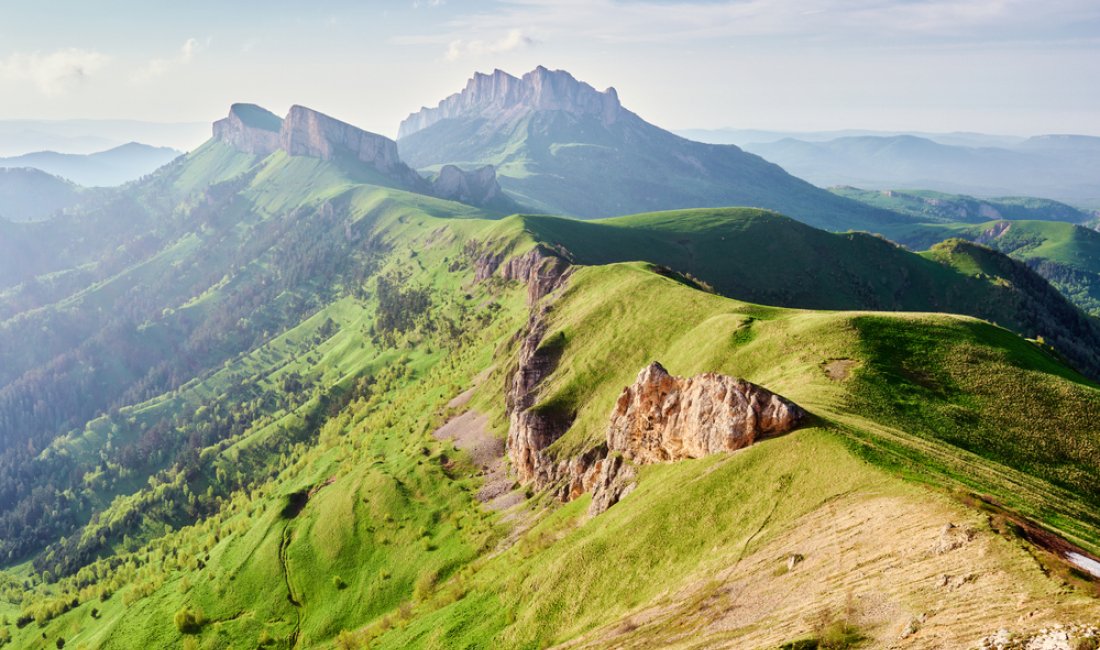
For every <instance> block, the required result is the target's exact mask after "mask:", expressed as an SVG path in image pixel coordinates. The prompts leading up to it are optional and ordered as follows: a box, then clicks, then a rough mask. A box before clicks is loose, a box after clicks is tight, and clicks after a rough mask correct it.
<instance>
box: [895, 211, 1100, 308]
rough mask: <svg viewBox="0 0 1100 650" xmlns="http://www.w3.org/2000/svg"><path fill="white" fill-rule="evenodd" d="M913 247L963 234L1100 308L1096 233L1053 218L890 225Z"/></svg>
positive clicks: (1099, 246) (1099, 257)
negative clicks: (975, 222) (972, 222)
mask: <svg viewBox="0 0 1100 650" xmlns="http://www.w3.org/2000/svg"><path fill="white" fill-rule="evenodd" d="M888 234H889V236H890V237H891V238H892V239H894V240H895V241H898V242H900V243H902V244H904V245H905V246H908V247H909V248H911V249H914V250H923V249H926V248H929V247H931V246H932V245H934V244H936V243H938V242H941V241H944V240H946V239H950V238H959V239H966V240H968V241H973V242H976V243H979V244H981V245H983V246H988V247H990V248H993V249H996V250H998V251H1000V252H1002V253H1004V254H1006V255H1008V256H1009V257H1012V258H1013V259H1017V260H1020V261H1021V262H1024V263H1025V264H1027V265H1028V266H1029V267H1031V268H1032V269H1033V270H1034V271H1035V272H1036V273H1038V274H1039V275H1041V276H1043V277H1044V278H1046V279H1047V280H1048V281H1050V283H1051V284H1052V285H1053V286H1055V287H1056V288H1058V290H1059V291H1061V292H1062V293H1063V294H1064V295H1065V296H1066V297H1067V298H1069V299H1070V300H1072V301H1073V302H1074V303H1075V304H1077V305H1078V306H1079V307H1081V309H1083V310H1085V311H1087V312H1089V313H1091V314H1093V315H1097V314H1100V233H1098V232H1097V231H1095V230H1092V229H1091V228H1086V227H1084V226H1081V225H1077V224H1071V223H1063V222H1057V221H990V222H986V223H979V224H959V223H943V224H918V225H912V226H904V227H899V228H896V229H890V230H889V231H888Z"/></svg>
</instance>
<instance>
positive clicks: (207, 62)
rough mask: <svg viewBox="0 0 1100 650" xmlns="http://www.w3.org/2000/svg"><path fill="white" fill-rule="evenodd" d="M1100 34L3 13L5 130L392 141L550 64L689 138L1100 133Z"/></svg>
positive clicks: (832, 1) (766, 16)
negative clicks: (281, 119) (179, 125)
mask: <svg viewBox="0 0 1100 650" xmlns="http://www.w3.org/2000/svg"><path fill="white" fill-rule="evenodd" d="M59 11H64V12H65V13H66V17H67V20H65V21H63V24H61V23H58V21H57V20H56V15H57V13H58V12H59ZM121 11H125V15H126V21H125V23H124V24H120V21H118V20H117V17H118V15H119V12H121ZM1097 34H1100V6H1097V5H1096V3H1092V2H1088V1H1087V0H1060V1H1058V2H1051V3H1043V4H1042V5H1039V4H1037V3H1026V2H1020V1H1013V0H969V1H964V2H944V1H942V0H927V1H924V0H916V1H903V0H863V1H861V2H857V3H850V2H849V3H842V2H838V1H837V0H813V2H810V3H806V2H793V1H790V0H749V1H747V2H707V1H697V2H677V1H674V0H662V1H654V2H627V1H622V0H596V1H594V2H581V1H579V0H575V1H568V2H549V0H504V1H496V2H458V1H456V0H450V1H447V0H403V1H397V0H389V1H384V2H371V3H366V5H363V6H361V5H358V4H354V3H349V2H336V1H329V2H320V3H315V4H314V5H312V6H311V7H310V8H309V9H304V8H302V7H300V6H296V5H294V4H292V3H287V2H274V3H271V4H269V5H268V6H265V8H264V10H263V11H259V10H255V9H249V8H245V7H239V6H222V5H218V4H215V3H211V2H207V1H201V2H197V3H190V4H188V5H186V6H179V7H164V6H151V5H146V4H139V3H125V4H124V6H123V7H119V8H116V9H115V10H113V11H109V12H107V11H103V10H101V9H96V8H94V7H91V6H88V5H86V4H83V3H69V2H43V3H36V4H34V5H31V6H23V5H19V6H16V5H6V6H4V7H3V8H0V36H2V38H3V43H4V47H3V48H2V49H0V92H3V93H4V96H5V99H6V100H7V101H6V102H5V105H4V107H3V109H0V120H13V119H32V120H41V119H49V120H63V119H80V118H87V119H136V120H143V121H150V122H210V121H213V120H215V119H217V118H219V117H222V116H223V115H224V114H225V112H226V111H227V109H228V107H229V105H230V104H231V103H234V102H253V103H257V104H260V105H263V106H265V107H267V108H269V109H271V110H273V111H275V112H277V113H283V112H285V110H286V109H287V108H288V107H289V106H290V105H292V104H302V105H306V106H310V107H312V108H315V109H317V110H320V111H322V112H325V113H328V114H330V115H333V116H335V117H339V118H341V119H344V120H346V121H349V122H352V123H355V124H357V125H359V126H362V127H363V128H366V129H368V130H371V131H375V132H378V133H383V134H385V135H390V136H392V135H394V134H395V133H396V130H397V125H398V123H399V122H400V121H401V120H402V119H403V118H404V117H405V116H407V115H408V114H409V113H411V112H413V111H415V110H417V109H419V108H420V107H421V106H433V105H435V104H436V103H437V102H438V101H439V100H440V99H442V98H443V97H446V96H447V95H450V94H452V93H454V92H457V91H459V90H461V88H462V87H463V85H464V84H465V81H466V79H468V78H469V77H470V76H471V75H472V74H473V73H474V72H475V71H482V72H487V71H491V70H493V69H494V68H500V69H503V70H506V71H508V72H510V73H511V74H515V75H521V74H523V73H524V72H526V71H528V70H530V69H532V68H534V67H535V66H536V65H545V66H546V67H549V68H552V69H564V70H568V71H569V72H571V73H572V74H573V75H574V76H576V77H577V78H578V79H580V80H582V81H585V82H588V83H590V84H591V85H593V86H595V87H596V88H598V89H601V90H602V89H604V88H606V87H608V86H614V87H615V88H616V89H617V90H618V91H619V95H620V97H621V98H622V101H623V103H624V105H626V106H627V107H628V108H630V109H631V110H633V111H635V112H637V113H638V114H639V115H641V116H642V117H643V118H645V119H647V120H648V121H651V122H653V123H655V124H658V125H661V126H664V127H666V128H673V129H688V128H698V129H704V128H705V129H718V128H739V129H761V130H776V131H822V130H843V129H867V130H882V131H925V132H954V131H973V132H981V133H994V134H1005V135H1037V134H1045V133H1080V134H1089V135H1100V124H1098V120H1096V111H1095V106H1096V105H1097V103H1098V102H1100V89H1098V88H1095V87H1093V86H1094V84H1088V83H1087V82H1086V80H1087V79H1090V78H1096V77H1097V76H1098V75H1100V37H1098V36H1097Z"/></svg>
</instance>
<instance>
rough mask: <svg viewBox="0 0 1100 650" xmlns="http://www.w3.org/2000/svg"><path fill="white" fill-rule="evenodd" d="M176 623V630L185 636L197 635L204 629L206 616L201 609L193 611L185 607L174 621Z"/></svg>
mask: <svg viewBox="0 0 1100 650" xmlns="http://www.w3.org/2000/svg"><path fill="white" fill-rule="evenodd" d="M173 620H174V621H175V623H176V628H177V629H178V630H179V631H180V632H182V633H184V634H195V633H196V632H198V631H199V630H201V629H202V626H203V624H204V623H205V622H206V616H205V615H204V614H203V612H202V609H201V608H197V607H196V608H195V609H191V608H190V607H187V606H184V607H183V608H182V609H180V610H179V611H178V612H176V616H175V617H174V619H173Z"/></svg>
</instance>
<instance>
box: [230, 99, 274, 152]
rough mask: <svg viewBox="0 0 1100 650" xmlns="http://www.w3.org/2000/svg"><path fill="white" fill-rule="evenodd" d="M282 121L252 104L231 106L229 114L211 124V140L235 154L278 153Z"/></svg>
mask: <svg viewBox="0 0 1100 650" xmlns="http://www.w3.org/2000/svg"><path fill="white" fill-rule="evenodd" d="M282 126H283V121H282V120H281V119H280V118H279V116H277V115H275V114H274V113H272V112H271V111H268V110H267V109H264V108H261V107H259V106H256V105H255V104H233V105H232V106H230V107H229V115H228V117H225V118H223V119H220V120H218V121H217V122H214V137H215V138H216V139H218V140H221V141H222V142H225V143H227V144H230V145H232V146H233V147H234V148H235V149H237V150H238V151H242V152H244V153H250V154H254V155H257V156H268V155H271V154H273V153H275V152H276V151H278V150H279V146H280V145H279V131H280V129H282Z"/></svg>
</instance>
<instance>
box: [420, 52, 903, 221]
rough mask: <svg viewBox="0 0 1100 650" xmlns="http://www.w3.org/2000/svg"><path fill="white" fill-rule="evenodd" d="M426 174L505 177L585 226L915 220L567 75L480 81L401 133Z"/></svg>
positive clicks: (478, 77) (518, 194)
mask: <svg viewBox="0 0 1100 650" xmlns="http://www.w3.org/2000/svg"><path fill="white" fill-rule="evenodd" d="M399 147H400V150H401V155H402V157H403V158H404V159H405V160H407V161H409V163H410V164H412V165H413V166H415V167H417V168H421V169H429V170H434V169H437V168H439V167H440V166H442V165H445V164H458V165H462V166H470V165H473V166H480V165H486V164H491V165H493V166H494V167H496V170H497V174H498V176H499V177H500V183H501V187H503V188H504V190H505V191H506V192H507V193H509V194H510V195H512V196H513V197H514V198H515V199H516V200H517V201H519V202H520V203H522V204H524V205H528V206H531V207H533V208H536V209H538V210H542V211H545V212H549V213H555V214H568V215H573V216H579V217H584V218H592V217H605V216H612V215H622V214H629V213H635V212H644V211H652V210H661V209H671V208H685V207H721V206H752V207H763V208H769V209H773V210H778V211H780V212H784V213H786V214H789V215H791V216H793V217H795V218H796V219H800V220H802V221H804V222H806V223H809V224H810V225H815V226H819V227H823V228H827V229H831V230H848V229H853V228H857V229H874V228H876V227H877V226H878V225H880V224H882V223H891V222H900V221H904V220H905V219H904V218H903V217H900V216H899V215H896V214H893V213H890V212H888V211H885V210H875V209H872V208H868V207H867V206H864V205H862V204H859V203H856V202H852V201H847V200H844V199H841V198H838V197H836V196H831V195H829V194H828V193H827V192H825V191H824V190H821V189H819V188H816V187H814V186H812V185H810V184H809V183H806V182H804V181H802V180H800V179H798V178H795V177H793V176H791V175H789V174H787V173H786V172H784V171H783V170H782V169H780V168H779V167H777V166H776V165H773V164H769V163H767V162H765V161H764V160H761V159H760V158H759V157H757V156H754V155H751V154H748V153H745V152H744V151H741V150H740V149H738V148H737V147H735V146H728V145H708V144H702V143H699V142H692V141H690V140H686V139H684V138H681V137H679V136H677V135H674V134H672V133H670V132H668V131H665V130H663V129H660V128H658V127H656V126H653V125H651V124H649V123H647V122H645V121H644V120H642V118H640V117H638V116H637V115H636V114H634V113H632V112H630V111H629V110H627V109H626V108H624V107H623V106H622V104H621V103H620V101H619V97H618V94H617V93H616V92H615V89H614V88H609V89H607V90H606V91H603V92H600V91H597V90H596V89H594V88H592V87H591V86H589V85H588V84H585V83H582V82H579V81H577V80H576V79H574V78H573V77H572V76H571V75H570V74H569V73H567V72H563V71H560V70H559V71H550V70H548V69H546V68H544V67H541V66H540V67H538V68H536V69H535V70H533V71H532V72H529V73H527V74H525V75H524V76H523V77H522V78H517V77H513V76H512V75H509V74H507V73H505V72H502V71H500V70H497V71H495V72H493V73H492V74H489V75H486V74H480V73H478V74H475V75H474V77H473V78H472V79H470V81H469V82H468V83H467V84H466V87H465V89H463V90H462V92H460V93H457V94H455V95H452V96H450V97H448V98H446V99H444V100H443V101H442V102H440V103H439V105H438V106H437V107H435V108H425V109H422V110H420V111H419V112H417V113H414V114H412V115H410V116H409V117H408V118H407V119H406V120H405V121H404V122H402V124H401V128H400V130H399Z"/></svg>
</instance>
